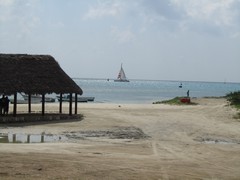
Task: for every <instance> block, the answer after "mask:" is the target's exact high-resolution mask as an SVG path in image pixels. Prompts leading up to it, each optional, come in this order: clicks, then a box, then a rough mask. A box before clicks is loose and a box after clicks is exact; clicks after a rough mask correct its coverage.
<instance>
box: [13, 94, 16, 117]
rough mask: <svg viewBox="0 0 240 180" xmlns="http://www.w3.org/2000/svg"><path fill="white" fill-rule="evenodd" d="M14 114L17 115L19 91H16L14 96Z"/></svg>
mask: <svg viewBox="0 0 240 180" xmlns="http://www.w3.org/2000/svg"><path fill="white" fill-rule="evenodd" d="M13 116H14V117H16V116H17V93H14V97H13Z"/></svg>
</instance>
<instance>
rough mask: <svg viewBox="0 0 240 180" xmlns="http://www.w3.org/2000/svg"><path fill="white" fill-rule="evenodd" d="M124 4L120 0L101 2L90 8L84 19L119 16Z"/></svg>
mask: <svg viewBox="0 0 240 180" xmlns="http://www.w3.org/2000/svg"><path fill="white" fill-rule="evenodd" d="M121 10H122V4H121V3H120V2H119V1H113V2H112V1H110V2H104V1H103V2H100V1H99V3H98V4H97V5H95V6H92V7H90V8H89V10H88V12H87V13H86V14H85V15H84V17H83V19H96V18H102V17H106V16H117V15H118V14H120V13H121Z"/></svg>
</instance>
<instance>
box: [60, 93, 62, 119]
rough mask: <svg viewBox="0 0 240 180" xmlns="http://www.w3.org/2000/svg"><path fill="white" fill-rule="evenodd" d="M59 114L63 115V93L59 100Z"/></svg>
mask: <svg viewBox="0 0 240 180" xmlns="http://www.w3.org/2000/svg"><path fill="white" fill-rule="evenodd" d="M59 101H60V102H59V113H61V114H62V93H60V99H59Z"/></svg>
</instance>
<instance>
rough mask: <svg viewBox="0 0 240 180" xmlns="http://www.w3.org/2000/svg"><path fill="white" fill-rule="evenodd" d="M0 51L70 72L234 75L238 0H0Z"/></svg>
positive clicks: (227, 78)
mask: <svg viewBox="0 0 240 180" xmlns="http://www.w3.org/2000/svg"><path fill="white" fill-rule="evenodd" d="M0 53H14V54H15V53H17V54H48V55H52V56H53V57H54V58H55V59H56V60H57V61H58V63H59V64H60V66H61V67H62V69H63V70H64V71H65V72H66V73H67V74H68V75H69V76H70V77H73V78H110V79H112V78H116V77H117V75H118V71H119V69H120V66H121V63H123V68H124V70H125V73H126V76H127V78H129V79H150V80H177V81H178V80H179V81H211V82H240V0H0Z"/></svg>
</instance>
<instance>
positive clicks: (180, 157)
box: [0, 98, 240, 179]
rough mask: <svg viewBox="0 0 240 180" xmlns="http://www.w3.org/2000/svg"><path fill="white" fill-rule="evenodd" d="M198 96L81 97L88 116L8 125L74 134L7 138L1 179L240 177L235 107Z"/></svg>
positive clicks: (1, 150) (1, 147)
mask: <svg viewBox="0 0 240 180" xmlns="http://www.w3.org/2000/svg"><path fill="white" fill-rule="evenodd" d="M194 101H196V102H198V103H199V105H196V106H170V105H152V104H149V105H130V104H121V105H119V104H80V105H79V112H80V113H81V114H83V115H84V118H83V120H82V121H72V122H64V123H48V124H41V123H38V124H37V123H35V124H21V125H20V126H16V127H15V126H6V125H2V126H1V127H0V132H1V133H9V132H14V133H30V134H39V133H42V132H44V133H46V134H50V133H51V134H62V135H68V137H70V138H69V140H67V141H64V142H56V143H32V144H26V143H25V144H11V143H8V144H0V159H1V163H0V178H1V179H19V178H22V179H240V131H239V130H240V120H237V119H234V118H233V116H234V114H235V113H236V110H235V109H233V108H231V107H229V106H227V102H226V101H225V100H224V99H205V98H203V99H194ZM48 106H49V107H48V108H46V109H50V110H51V111H57V108H58V107H57V106H56V105H54V104H50V105H48ZM20 108H22V109H23V111H24V108H26V107H24V105H23V106H22V107H20ZM35 108H38V107H37V105H36V107H35Z"/></svg>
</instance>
